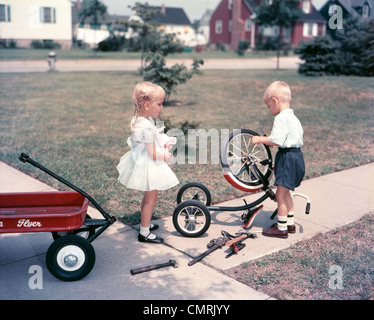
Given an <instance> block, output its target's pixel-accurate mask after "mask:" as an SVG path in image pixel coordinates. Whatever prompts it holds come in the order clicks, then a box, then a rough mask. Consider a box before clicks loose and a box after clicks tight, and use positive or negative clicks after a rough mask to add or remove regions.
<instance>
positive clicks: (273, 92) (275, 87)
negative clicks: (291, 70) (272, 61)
mask: <svg viewBox="0 0 374 320" xmlns="http://www.w3.org/2000/svg"><path fill="white" fill-rule="evenodd" d="M272 97H276V98H278V99H279V100H280V101H281V102H285V103H290V102H291V89H290V87H289V86H288V84H287V83H285V82H282V81H274V82H273V83H271V84H270V86H269V87H268V88H267V89H266V90H265V93H264V97H263V99H264V101H265V102H266V101H269V100H270V99H271V98H272Z"/></svg>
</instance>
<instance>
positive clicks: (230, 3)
mask: <svg viewBox="0 0 374 320" xmlns="http://www.w3.org/2000/svg"><path fill="white" fill-rule="evenodd" d="M228 3H229V6H228V8H229V10H231V9H232V0H229V1H228Z"/></svg>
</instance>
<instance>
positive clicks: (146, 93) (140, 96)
mask: <svg viewBox="0 0 374 320" xmlns="http://www.w3.org/2000/svg"><path fill="white" fill-rule="evenodd" d="M160 96H163V97H165V90H164V89H163V88H162V87H160V86H159V85H158V84H154V83H152V82H149V81H144V82H140V83H138V84H137V85H136V86H135V89H134V93H133V97H132V101H133V103H134V117H135V118H133V119H132V120H131V122H130V128H131V130H132V128H133V127H134V125H135V122H136V120H137V119H138V116H139V110H140V109H141V108H143V107H144V104H145V103H146V102H148V101H153V100H155V99H157V98H158V97H160Z"/></svg>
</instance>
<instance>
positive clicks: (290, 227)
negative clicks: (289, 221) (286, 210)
mask: <svg viewBox="0 0 374 320" xmlns="http://www.w3.org/2000/svg"><path fill="white" fill-rule="evenodd" d="M287 230H288V233H296V226H295V225H294V224H293V225H291V226H287Z"/></svg>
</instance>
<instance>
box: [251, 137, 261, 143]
mask: <svg viewBox="0 0 374 320" xmlns="http://www.w3.org/2000/svg"><path fill="white" fill-rule="evenodd" d="M258 143H260V137H259V136H254V137H252V144H258Z"/></svg>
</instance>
